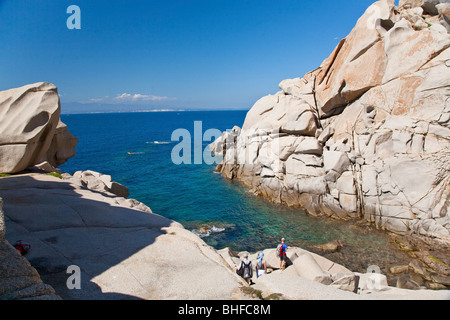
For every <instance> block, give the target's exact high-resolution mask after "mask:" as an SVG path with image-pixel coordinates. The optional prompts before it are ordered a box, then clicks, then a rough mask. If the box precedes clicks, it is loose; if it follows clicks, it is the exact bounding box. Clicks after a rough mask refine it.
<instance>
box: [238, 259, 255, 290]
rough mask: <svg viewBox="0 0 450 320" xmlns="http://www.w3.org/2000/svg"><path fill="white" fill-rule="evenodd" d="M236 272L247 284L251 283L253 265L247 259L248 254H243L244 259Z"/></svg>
mask: <svg viewBox="0 0 450 320" xmlns="http://www.w3.org/2000/svg"><path fill="white" fill-rule="evenodd" d="M236 272H237V274H238V275H240V276H241V277H242V278H244V280H245V281H247V283H248V284H252V277H253V266H252V262H251V261H250V260H248V254H245V256H244V260H242V261H241V264H240V265H239V268H238V269H237V271H236Z"/></svg>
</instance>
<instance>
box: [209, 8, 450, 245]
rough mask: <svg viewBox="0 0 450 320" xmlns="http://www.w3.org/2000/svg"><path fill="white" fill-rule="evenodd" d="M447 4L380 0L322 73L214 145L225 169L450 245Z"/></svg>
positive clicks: (335, 210)
mask: <svg viewBox="0 0 450 320" xmlns="http://www.w3.org/2000/svg"><path fill="white" fill-rule="evenodd" d="M441 2H442V1H441ZM447 9H448V3H446V2H442V3H440V4H439V1H412V0H409V1H408V0H405V1H401V3H400V5H399V6H398V7H395V5H394V1H390V0H382V1H378V2H376V3H374V4H373V5H372V6H370V7H369V8H368V9H367V11H366V12H365V14H364V15H363V16H362V17H361V18H360V19H359V20H358V22H357V24H356V26H355V28H354V29H353V30H352V31H351V33H350V34H349V35H348V36H347V37H346V38H345V39H343V40H342V41H341V42H340V43H339V45H338V46H337V47H336V49H335V50H334V51H333V53H332V54H331V55H330V57H329V58H328V59H326V60H325V61H324V62H323V63H322V65H321V66H320V67H319V68H318V69H316V70H314V71H312V72H309V73H308V74H306V75H305V76H304V77H303V78H297V79H291V80H284V81H282V82H281V83H280V85H279V86H280V88H281V90H282V91H280V92H278V93H276V94H275V95H269V96H267V97H263V98H261V99H260V100H259V101H258V102H256V104H255V105H254V106H253V108H251V110H250V111H249V112H248V114H247V117H246V119H245V122H244V124H243V127H242V130H241V129H239V128H237V127H236V128H234V129H233V130H232V132H227V133H224V135H223V136H222V138H219V139H218V140H217V141H216V142H215V143H213V144H212V145H211V148H212V150H213V152H215V153H216V154H220V155H223V162H222V163H221V164H220V165H219V166H218V167H217V169H216V170H217V171H219V172H221V173H222V174H223V175H224V176H226V177H227V178H229V179H236V180H239V181H241V182H243V183H244V184H246V185H248V186H250V187H251V190H252V191H253V192H254V193H255V194H257V195H261V196H264V197H268V198H269V199H271V200H272V201H274V202H277V203H283V204H287V205H291V206H302V207H303V208H305V209H306V210H307V211H308V212H309V213H310V214H312V215H327V216H334V217H338V218H342V219H351V218H356V219H361V218H364V219H366V220H367V221H371V222H373V223H374V224H375V225H376V226H377V227H379V228H380V229H385V230H389V231H392V232H395V233H398V234H402V235H404V234H407V233H416V234H420V235H423V236H426V237H430V238H435V239H439V240H441V241H446V242H450V220H449V219H450V218H449V211H450V209H449V208H450V206H449V204H450V175H449V170H450V34H449V33H448V31H447V29H446V28H447V27H448V25H447V24H446V23H447V22H446V21H447V20H446V19H447V13H448V12H447V11H448V10H447ZM313 120H314V121H313ZM219 146H220V148H219Z"/></svg>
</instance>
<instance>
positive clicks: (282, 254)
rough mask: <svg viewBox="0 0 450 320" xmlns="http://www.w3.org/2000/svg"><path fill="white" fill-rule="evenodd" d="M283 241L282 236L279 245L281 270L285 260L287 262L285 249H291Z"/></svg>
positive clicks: (284, 240)
mask: <svg viewBox="0 0 450 320" xmlns="http://www.w3.org/2000/svg"><path fill="white" fill-rule="evenodd" d="M285 242H286V239H285V238H282V239H281V246H280V269H281V270H284V269H286V262H287V255H286V250H287V249H292V248H291V247H289V246H288V245H287V244H286V243H285Z"/></svg>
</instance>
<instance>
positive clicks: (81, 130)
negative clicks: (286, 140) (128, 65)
mask: <svg viewBox="0 0 450 320" xmlns="http://www.w3.org/2000/svg"><path fill="white" fill-rule="evenodd" d="M245 115H246V112H245V111H214V112H211V111H209V112H207V111H204V112H149V113H115V114H112V113H111V114H82V115H63V116H62V121H63V122H65V123H66V124H67V125H68V127H69V130H70V131H71V132H72V134H73V135H75V136H76V137H77V138H78V139H79V140H80V141H79V144H78V146H77V155H76V156H75V157H74V158H72V159H70V160H69V161H68V162H67V163H66V164H64V165H63V166H61V167H60V169H61V170H63V171H65V172H69V173H71V174H72V173H74V172H75V171H77V170H87V169H90V170H94V171H98V172H101V173H105V174H110V175H111V176H112V178H113V180H114V181H117V182H120V183H122V184H124V185H126V186H127V187H128V188H129V189H130V197H131V198H135V199H137V200H139V201H141V202H144V203H145V204H147V205H148V206H149V207H151V208H152V210H153V212H155V213H158V214H160V215H163V216H165V217H168V218H170V219H173V220H176V221H178V222H180V223H182V224H183V225H184V226H185V227H186V228H187V229H190V230H193V231H194V232H198V229H199V228H201V227H206V229H205V230H208V232H207V233H205V234H201V233H199V234H200V235H201V236H202V237H203V239H204V240H205V241H206V242H207V243H208V244H209V245H211V246H213V247H215V248H217V249H221V248H224V247H230V248H232V249H233V250H235V251H243V250H247V251H258V250H261V249H264V248H269V247H276V245H277V243H278V241H279V239H280V238H281V237H285V238H286V239H287V240H288V242H289V244H290V245H294V246H300V247H303V248H305V249H310V250H313V251H314V248H313V246H314V245H316V244H322V243H326V242H329V241H333V240H337V239H339V240H341V241H342V242H343V243H344V248H343V249H342V250H341V252H338V253H333V254H329V258H330V259H334V261H336V262H339V263H342V264H344V265H346V266H347V267H349V268H351V269H353V270H355V271H364V270H365V269H366V268H367V267H368V266H369V265H378V266H380V267H382V269H384V267H385V266H386V265H392V264H399V263H401V261H402V260H403V259H405V256H404V255H403V254H402V253H401V252H398V251H397V250H395V248H394V247H393V246H392V245H391V244H390V243H389V242H388V239H387V237H386V235H385V234H383V233H381V232H378V231H377V230H372V229H367V227H366V228H360V227H357V226H355V225H354V223H352V222H350V223H349V222H341V221H334V220H330V219H325V218H315V217H311V216H308V215H307V214H306V213H305V212H304V211H303V210H301V209H299V208H288V207H285V206H280V205H275V204H272V203H270V202H268V201H266V200H265V199H261V198H257V197H255V196H253V195H251V194H249V193H248V191H247V189H246V188H244V187H242V186H241V185H240V184H239V183H236V182H233V181H228V180H227V179H224V178H223V177H222V176H221V175H218V174H216V173H215V172H214V165H207V164H204V163H203V164H201V165H184V164H182V165H178V166H177V165H175V164H173V162H172V160H171V152H172V149H173V148H174V147H175V146H176V145H177V144H178V142H172V141H171V135H172V132H173V131H174V130H176V129H179V128H184V129H187V130H188V131H189V132H191V133H193V131H194V121H202V128H203V132H204V131H205V130H207V129H212V128H214V129H219V130H220V131H225V130H227V129H231V128H233V126H235V125H238V126H242V124H243V122H244V119H245ZM192 136H193V134H192ZM210 142H211V141H204V142H203V143H202V146H201V148H202V149H204V148H206V147H207V145H208V144H209V143H210ZM192 151H194V147H192ZM130 152H132V154H129V153H130ZM192 159H193V157H192ZM205 230H203V231H205Z"/></svg>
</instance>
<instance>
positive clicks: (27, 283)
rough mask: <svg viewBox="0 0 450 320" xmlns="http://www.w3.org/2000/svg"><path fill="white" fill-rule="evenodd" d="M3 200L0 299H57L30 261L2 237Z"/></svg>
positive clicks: (0, 229) (1, 231) (0, 231)
mask: <svg viewBox="0 0 450 320" xmlns="http://www.w3.org/2000/svg"><path fill="white" fill-rule="evenodd" d="M5 232H6V226H5V217H4V213H3V200H2V198H0V300H59V299H60V297H59V296H57V295H56V294H55V290H54V289H53V288H52V287H51V286H49V285H47V284H44V283H43V282H42V280H41V278H40V276H39V274H38V272H37V271H36V269H35V268H33V267H32V266H31V265H30V263H29V262H28V261H27V259H25V258H24V257H22V256H21V254H20V253H19V251H18V250H16V249H15V248H14V247H12V246H11V245H10V244H9V242H8V241H7V240H5V239H4V235H5Z"/></svg>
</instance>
